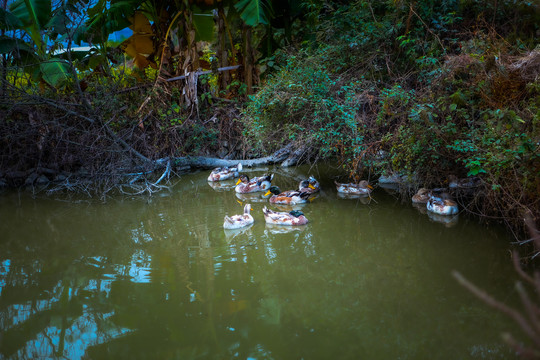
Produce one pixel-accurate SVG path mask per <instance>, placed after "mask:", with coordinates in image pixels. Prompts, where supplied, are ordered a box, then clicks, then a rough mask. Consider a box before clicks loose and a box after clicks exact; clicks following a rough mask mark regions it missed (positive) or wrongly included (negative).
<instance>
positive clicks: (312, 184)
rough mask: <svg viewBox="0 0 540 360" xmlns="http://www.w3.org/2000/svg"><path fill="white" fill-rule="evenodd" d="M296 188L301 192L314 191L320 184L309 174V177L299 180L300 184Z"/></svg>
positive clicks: (317, 190) (319, 188) (316, 190)
mask: <svg viewBox="0 0 540 360" xmlns="http://www.w3.org/2000/svg"><path fill="white" fill-rule="evenodd" d="M298 190H299V191H303V192H310V193H312V194H313V193H316V192H319V191H320V190H321V185H320V184H319V182H318V181H317V179H315V177H313V176H310V177H309V178H307V179H305V180H302V181H300V184H299V185H298Z"/></svg>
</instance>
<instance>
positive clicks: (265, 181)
mask: <svg viewBox="0 0 540 360" xmlns="http://www.w3.org/2000/svg"><path fill="white" fill-rule="evenodd" d="M273 178H274V174H270V175H263V176H261V177H256V178H253V179H251V180H250V179H249V177H248V176H247V175H245V174H241V175H240V178H239V179H238V181H237V182H236V187H235V188H234V191H236V192H237V193H240V194H247V193H252V192H257V191H266V190H268V189H269V188H270V186H272V179H273Z"/></svg>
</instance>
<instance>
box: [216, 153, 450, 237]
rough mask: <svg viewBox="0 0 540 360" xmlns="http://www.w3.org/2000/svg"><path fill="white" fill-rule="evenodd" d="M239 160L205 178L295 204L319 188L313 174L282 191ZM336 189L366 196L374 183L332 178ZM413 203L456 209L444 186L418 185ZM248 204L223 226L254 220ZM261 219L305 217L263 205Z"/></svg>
mask: <svg viewBox="0 0 540 360" xmlns="http://www.w3.org/2000/svg"><path fill="white" fill-rule="evenodd" d="M241 171H242V164H238V165H237V166H234V167H220V168H216V169H214V170H212V172H211V173H210V175H209V176H208V181H210V182H216V181H223V180H229V179H236V178H238V181H237V182H236V186H235V192H237V193H239V194H248V193H254V192H265V194H264V195H265V196H269V195H272V196H271V197H270V198H269V202H270V203H271V204H279V205H296V204H302V203H306V202H308V201H309V200H310V198H311V197H312V196H313V195H314V194H316V193H318V192H319V191H320V189H321V187H320V184H319V182H318V181H317V179H315V177H313V176H309V177H308V178H307V179H305V180H302V181H300V183H299V185H298V189H297V190H287V191H281V189H280V188H279V187H277V186H274V185H272V180H273V178H274V174H265V175H263V176H260V177H254V178H252V179H250V178H249V177H248V176H247V175H246V174H241V173H240V172H241ZM334 183H335V185H336V190H337V192H338V193H340V194H344V195H357V196H358V195H359V196H369V195H370V194H371V191H372V190H373V187H372V186H371V185H369V183H368V182H367V181H366V180H362V181H360V182H359V183H358V184H355V183H338V182H334ZM412 202H413V203H414V204H417V205H418V204H422V205H423V204H426V209H427V211H429V212H431V213H434V214H438V215H455V214H457V213H458V211H459V209H458V205H457V203H456V202H455V201H454V200H452V199H451V198H450V195H449V194H448V193H447V192H445V191H444V189H433V190H428V189H425V188H421V189H419V190H418V192H417V193H416V194H415V195H414V196H413V197H412ZM251 209H252V208H251V205H250V204H246V205H245V206H244V213H243V214H240V215H232V216H227V215H226V216H225V218H224V222H223V227H224V228H225V229H239V228H242V227H245V226H248V225H251V224H253V222H254V219H253V216H252V215H251V214H250V211H251ZM262 211H263V214H264V220H265V222H266V223H268V224H274V225H284V226H297V225H305V224H307V223H308V219H307V218H306V216H305V215H304V213H303V212H302V211H300V210H293V211H290V212H278V211H273V210H270V209H268V208H267V207H266V206H265V207H264V208H263V210H262Z"/></svg>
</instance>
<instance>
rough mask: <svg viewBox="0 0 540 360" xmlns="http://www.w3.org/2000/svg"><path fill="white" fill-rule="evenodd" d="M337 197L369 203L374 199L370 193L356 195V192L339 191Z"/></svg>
mask: <svg viewBox="0 0 540 360" xmlns="http://www.w3.org/2000/svg"><path fill="white" fill-rule="evenodd" d="M337 197H338V198H340V199H347V200H358V202H360V203H361V204H364V205H369V203H371V200H372V196H369V195H355V194H347V193H340V192H338V193H337Z"/></svg>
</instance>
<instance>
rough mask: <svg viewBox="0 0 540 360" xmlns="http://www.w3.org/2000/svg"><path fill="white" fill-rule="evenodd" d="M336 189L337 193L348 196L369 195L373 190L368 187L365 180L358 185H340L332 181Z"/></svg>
mask: <svg viewBox="0 0 540 360" xmlns="http://www.w3.org/2000/svg"><path fill="white" fill-rule="evenodd" d="M334 183H335V184H336V187H337V191H338V193H344V194H350V195H369V194H371V191H372V190H373V187H372V186H371V185H369V183H368V182H367V181H366V180H362V181H360V182H359V183H358V184H353V183H349V184H342V183H338V182H337V181H334Z"/></svg>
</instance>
